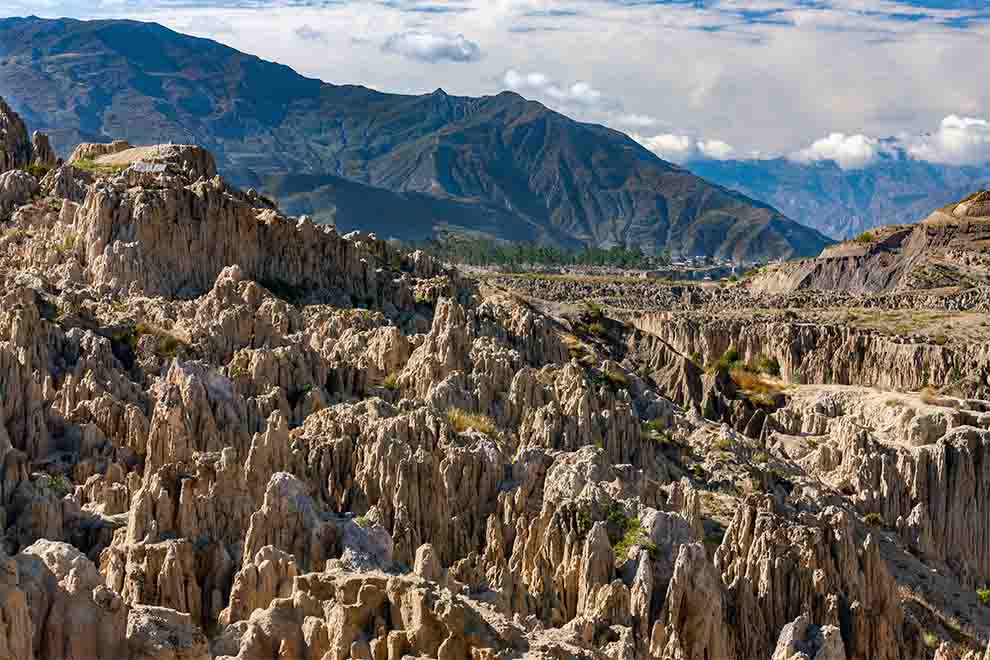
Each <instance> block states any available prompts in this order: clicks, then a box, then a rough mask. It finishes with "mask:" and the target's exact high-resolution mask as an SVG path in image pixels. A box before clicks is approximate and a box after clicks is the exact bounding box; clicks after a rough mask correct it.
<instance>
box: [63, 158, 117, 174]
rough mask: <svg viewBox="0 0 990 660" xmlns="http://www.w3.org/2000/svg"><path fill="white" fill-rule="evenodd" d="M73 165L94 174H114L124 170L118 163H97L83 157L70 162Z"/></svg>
mask: <svg viewBox="0 0 990 660" xmlns="http://www.w3.org/2000/svg"><path fill="white" fill-rule="evenodd" d="M72 165H73V167H75V168H76V169H80V170H83V171H85V172H89V173H90V174H94V175H96V176H116V175H118V174H120V173H121V172H123V171H124V169H125V168H124V167H122V166H120V165H105V164H103V163H98V162H96V160H94V159H92V158H83V159H80V160H77V161H76V162H74V163H72Z"/></svg>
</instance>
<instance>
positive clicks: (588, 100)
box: [502, 69, 618, 111]
mask: <svg viewBox="0 0 990 660" xmlns="http://www.w3.org/2000/svg"><path fill="white" fill-rule="evenodd" d="M502 83H503V84H504V85H505V87H506V88H508V89H511V90H512V91H514V92H519V93H520V94H522V95H523V96H530V97H533V98H535V99H536V100H539V101H545V102H547V103H548V104H550V105H551V106H553V107H554V108H556V109H559V110H563V111H567V110H568V109H573V108H577V109H581V110H592V111H596V110H597V111H607V110H611V109H614V108H616V107H618V103H617V102H616V101H615V100H614V99H610V98H608V97H606V96H605V95H604V94H603V93H602V92H601V90H598V89H596V88H595V87H593V86H592V85H591V83H589V82H585V81H583V80H579V81H578V82H574V83H571V84H569V85H565V84H561V83H558V82H556V81H554V80H552V79H551V78H550V77H549V76H548V75H546V74H545V73H540V72H539V71H533V72H530V73H522V72H519V71H517V70H515V69H509V70H508V71H506V72H505V75H504V76H502Z"/></svg>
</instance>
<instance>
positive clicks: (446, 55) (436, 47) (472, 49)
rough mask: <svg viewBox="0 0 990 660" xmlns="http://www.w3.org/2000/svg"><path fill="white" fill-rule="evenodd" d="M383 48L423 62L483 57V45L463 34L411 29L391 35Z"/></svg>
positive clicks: (456, 60) (474, 60) (462, 60)
mask: <svg viewBox="0 0 990 660" xmlns="http://www.w3.org/2000/svg"><path fill="white" fill-rule="evenodd" d="M382 49H383V50H384V51H385V52H387V53H394V54H396V55H402V56H403V57H408V58H409V59H413V60H419V61H421V62H442V61H447V62H476V61H477V60H480V59H481V47H480V46H478V44H476V43H474V42H473V41H469V40H468V39H466V38H465V37H464V35H463V34H442V33H434V32H419V31H416V30H410V31H407V32H400V33H398V34H393V35H392V36H390V37H389V38H388V39H386V40H385V43H384V45H383V46H382Z"/></svg>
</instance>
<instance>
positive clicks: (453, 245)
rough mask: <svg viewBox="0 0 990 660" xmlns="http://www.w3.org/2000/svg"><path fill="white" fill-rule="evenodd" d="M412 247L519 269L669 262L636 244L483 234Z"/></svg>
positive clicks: (458, 260) (452, 259) (639, 265)
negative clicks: (563, 243) (576, 243)
mask: <svg viewBox="0 0 990 660" xmlns="http://www.w3.org/2000/svg"><path fill="white" fill-rule="evenodd" d="M407 247H411V248H412V249H415V250H423V251H424V252H426V253H427V254H429V255H431V256H433V257H436V258H438V259H442V260H444V261H448V262H451V263H459V264H468V265H471V266H498V267H500V268H505V269H509V270H512V269H522V268H523V267H526V266H609V267H614V268H630V269H651V268H659V267H662V266H665V265H668V264H670V256H669V254H666V253H665V254H662V255H659V256H657V255H647V254H644V253H643V251H642V250H640V249H639V248H631V249H630V248H623V247H611V248H597V247H585V248H584V249H583V250H569V249H567V248H560V247H555V246H552V245H541V244H538V243H509V242H504V241H493V240H490V239H485V238H466V237H459V236H441V237H438V238H433V239H429V240H427V241H421V242H417V243H414V244H412V245H411V246H407Z"/></svg>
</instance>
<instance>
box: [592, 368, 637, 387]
mask: <svg viewBox="0 0 990 660" xmlns="http://www.w3.org/2000/svg"><path fill="white" fill-rule="evenodd" d="M592 379H593V380H594V382H595V383H596V384H598V385H604V386H606V387H608V388H609V389H610V390H612V391H613V392H615V391H618V390H621V389H625V388H627V387H629V379H628V378H626V375H625V374H624V373H622V372H621V371H611V370H609V369H604V370H603V371H602V373H601V375H600V376H592Z"/></svg>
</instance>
